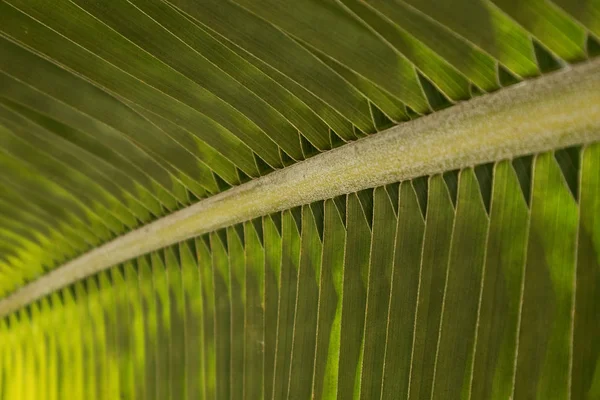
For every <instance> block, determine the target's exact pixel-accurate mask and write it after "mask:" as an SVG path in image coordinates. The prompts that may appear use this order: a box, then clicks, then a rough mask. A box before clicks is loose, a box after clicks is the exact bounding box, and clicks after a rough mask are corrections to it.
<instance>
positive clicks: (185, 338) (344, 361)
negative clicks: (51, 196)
mask: <svg viewBox="0 0 600 400" xmlns="http://www.w3.org/2000/svg"><path fill="white" fill-rule="evenodd" d="M599 149H600V145H598V144H597V143H596V144H591V145H588V146H585V147H578V148H570V149H564V150H557V151H553V152H546V153H541V154H537V155H535V156H534V157H533V162H532V163H527V162H526V160H527V159H515V160H512V161H511V160H503V161H498V162H496V163H494V165H492V166H489V165H488V166H477V167H475V168H471V167H469V168H464V169H462V170H460V171H459V172H458V173H457V174H456V175H448V177H446V178H445V177H444V176H442V175H433V176H430V177H423V178H417V179H414V180H412V181H404V182H401V183H399V184H394V185H388V186H385V187H378V188H374V189H372V190H366V191H362V192H359V193H350V194H348V195H344V196H341V197H339V198H335V199H328V200H324V201H322V202H317V203H313V204H309V205H305V206H302V207H299V208H295V209H292V210H287V211H283V212H281V213H276V214H272V215H268V216H264V217H262V218H260V219H256V220H253V221H248V222H245V223H242V224H239V225H236V226H232V227H229V228H227V229H225V230H221V231H216V232H213V233H210V234H207V235H203V236H201V237H198V238H196V239H195V240H191V241H186V242H182V243H179V244H177V245H174V246H170V247H167V248H165V249H161V250H158V251H156V252H154V253H152V254H150V255H147V256H142V257H139V258H137V259H134V260H131V261H128V262H126V263H124V264H123V265H118V266H115V267H113V268H112V269H110V270H108V271H103V272H101V273H99V274H98V275H96V276H92V277H89V278H86V279H85V280H83V281H79V282H76V283H75V284H73V285H72V286H70V287H66V288H64V289H63V290H61V291H59V292H56V293H54V294H52V295H50V296H48V297H45V298H42V299H40V300H38V301H36V302H35V303H32V304H31V305H29V306H28V307H26V308H24V309H22V310H20V311H17V312H15V313H13V314H11V315H9V316H7V317H5V318H3V319H2V320H1V321H0V337H1V338H2V340H0V372H1V373H0V396H1V397H0V398H6V399H13V398H22V399H62V398H94V399H105V398H106V399H113V398H127V399H155V398H156V399H159V398H160V399H167V398H173V399H175V398H189V399H192V398H211V399H212V398H219V399H220V398H244V399H255V398H269V399H279V398H290V399H292V398H298V399H305V398H317V399H342V398H344V399H345V398H381V399H396V398H403V399H421V398H432V397H433V398H438V397H439V398H457V399H478V398H490V399H505V398H514V399H530V398H534V399H546V398H549V397H556V398H561V399H579V398H581V399H594V398H595V397H596V394H597V393H598V387H599V385H600V382H599V381H598V374H597V370H596V368H597V365H598V362H599V361H598V360H599V357H598V352H597V351H596V350H597V349H595V341H594V338H595V337H596V336H597V335H598V333H599V332H598V324H597V323H596V322H597V321H596V318H594V317H595V313H594V310H595V308H594V307H595V304H597V301H596V300H597V294H596V291H597V287H596V286H597V268H596V267H595V266H597V264H598V262H597V261H598V257H597V255H598V253H599V251H600V249H599V248H598V240H597V235H596V233H595V229H596V227H597V224H595V223H594V222H593V221H595V219H594V218H595V215H596V210H597V207H596V203H597V200H598V196H597V194H598V190H597V189H598V185H597V182H596V181H597V178H598V173H597V170H598V165H597V164H598V160H599V158H598V150H599ZM565 154H571V155H572V158H571V160H574V162H573V163H571V164H570V165H571V167H570V168H566V167H565V166H566V165H567V164H564V163H561V162H559V160H560V159H561V157H564V155H565ZM482 171H489V172H490V175H486V174H485V173H484V172H482ZM453 176H454V177H455V178H456V179H457V180H456V181H454V180H453V178H452V177H453ZM572 177H575V179H576V180H577V182H578V185H577V191H576V192H575V193H576V194H577V197H575V196H574V194H573V192H572V190H571V188H570V186H569V181H570V180H571V178H572ZM424 183H426V184H427V185H424ZM527 188H530V190H524V189H527ZM454 191H456V192H455V193H456V200H455V202H454V201H453V196H454ZM486 199H487V200H486ZM487 201H489V207H487V206H486V202H487ZM596 230H597V229H596Z"/></svg>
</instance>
